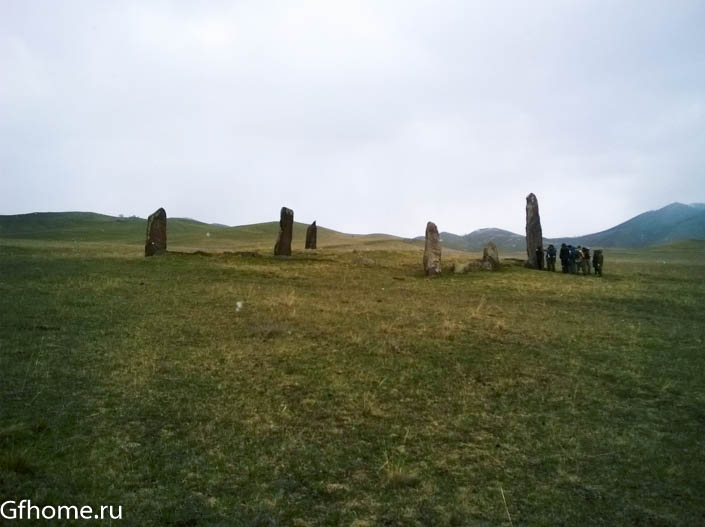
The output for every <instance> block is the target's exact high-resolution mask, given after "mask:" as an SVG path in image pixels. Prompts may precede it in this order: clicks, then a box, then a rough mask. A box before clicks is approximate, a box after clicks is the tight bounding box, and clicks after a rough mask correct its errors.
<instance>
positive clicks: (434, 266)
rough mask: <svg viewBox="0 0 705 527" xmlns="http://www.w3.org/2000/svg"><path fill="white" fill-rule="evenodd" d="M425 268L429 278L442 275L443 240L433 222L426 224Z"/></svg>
mask: <svg viewBox="0 0 705 527" xmlns="http://www.w3.org/2000/svg"><path fill="white" fill-rule="evenodd" d="M423 268H424V272H425V273H426V275H427V276H432V277H433V276H438V275H440V274H441V239H440V236H439V235H438V227H436V224H435V223H433V222H432V221H429V222H428V223H427V224H426V245H425V247H424V251H423Z"/></svg>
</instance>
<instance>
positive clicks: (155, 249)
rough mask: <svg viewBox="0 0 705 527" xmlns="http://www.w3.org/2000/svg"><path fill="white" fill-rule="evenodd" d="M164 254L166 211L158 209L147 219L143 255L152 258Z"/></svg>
mask: <svg viewBox="0 0 705 527" xmlns="http://www.w3.org/2000/svg"><path fill="white" fill-rule="evenodd" d="M164 252H166V211H165V210H164V209H162V208H160V209H158V210H157V211H156V212H155V213H154V214H151V215H150V216H149V218H147V241H146V242H145V244H144V255H145V256H154V255H155V254H162V253H164Z"/></svg>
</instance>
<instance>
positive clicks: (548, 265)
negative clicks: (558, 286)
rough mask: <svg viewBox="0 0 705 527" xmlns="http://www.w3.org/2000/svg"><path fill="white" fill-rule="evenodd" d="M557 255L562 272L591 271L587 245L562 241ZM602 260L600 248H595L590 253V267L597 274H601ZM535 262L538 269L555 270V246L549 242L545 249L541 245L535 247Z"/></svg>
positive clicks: (587, 273) (586, 273)
mask: <svg viewBox="0 0 705 527" xmlns="http://www.w3.org/2000/svg"><path fill="white" fill-rule="evenodd" d="M544 253H545V254H544ZM558 257H559V258H560V259H561V270H562V271H563V272H564V273H570V274H579V273H581V272H582V273H583V274H584V275H589V274H590V273H591V271H590V267H591V266H590V249H588V248H587V247H581V246H580V245H578V246H577V247H573V246H572V245H566V244H565V243H562V244H561V250H560V252H559V253H558ZM602 260H603V256H602V249H595V250H594V251H593V253H592V269H593V270H594V271H595V274H596V275H598V276H602ZM544 261H545V265H544ZM536 264H537V266H538V268H539V269H544V268H545V269H546V270H547V271H555V270H556V248H555V247H554V246H553V244H550V245H549V246H548V247H546V249H545V250H543V249H542V248H541V247H537V248H536Z"/></svg>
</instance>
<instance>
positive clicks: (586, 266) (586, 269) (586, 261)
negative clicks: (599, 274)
mask: <svg viewBox="0 0 705 527" xmlns="http://www.w3.org/2000/svg"><path fill="white" fill-rule="evenodd" d="M583 274H584V275H586V276H587V275H589V274H590V249H588V248H587V247H583Z"/></svg>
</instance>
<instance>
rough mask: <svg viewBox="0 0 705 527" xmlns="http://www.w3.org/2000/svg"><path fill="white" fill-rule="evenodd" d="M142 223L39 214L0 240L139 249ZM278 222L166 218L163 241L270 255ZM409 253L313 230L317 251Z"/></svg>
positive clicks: (397, 243)
mask: <svg viewBox="0 0 705 527" xmlns="http://www.w3.org/2000/svg"><path fill="white" fill-rule="evenodd" d="M306 228H307V225H305V224H303V223H294V236H293V245H294V247H295V248H299V246H300V248H303V246H304V241H305V238H306ZM146 230H147V220H145V219H143V218H136V217H130V218H119V217H114V216H106V215H103V214H95V213H92V212H42V213H32V214H19V215H13V216H0V238H5V239H25V240H45V241H47V242H57V241H59V242H64V241H70V242H79V243H105V242H110V243H111V244H123V245H134V246H142V247H143V246H144V240H145V232H146ZM278 232H279V222H277V221H273V222H268V223H258V224H253V225H242V226H238V227H228V226H225V225H218V224H207V223H202V222H199V221H196V220H192V219H186V218H169V219H168V231H167V241H168V247H169V250H172V251H189V252H193V251H198V250H200V251H243V250H259V251H267V250H272V249H273V247H274V242H275V241H276V237H277V233H278ZM380 244H382V245H385V246H386V247H388V248H397V249H411V248H415V247H416V246H415V245H413V244H412V245H409V244H408V243H406V241H405V240H404V239H403V238H399V237H396V236H391V235H387V234H365V235H356V234H345V233H341V232H337V231H334V230H331V229H326V228H325V227H321V226H319V227H318V246H319V247H325V248H328V249H335V248H354V247H360V248H366V247H367V248H369V247H378V246H380Z"/></svg>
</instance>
